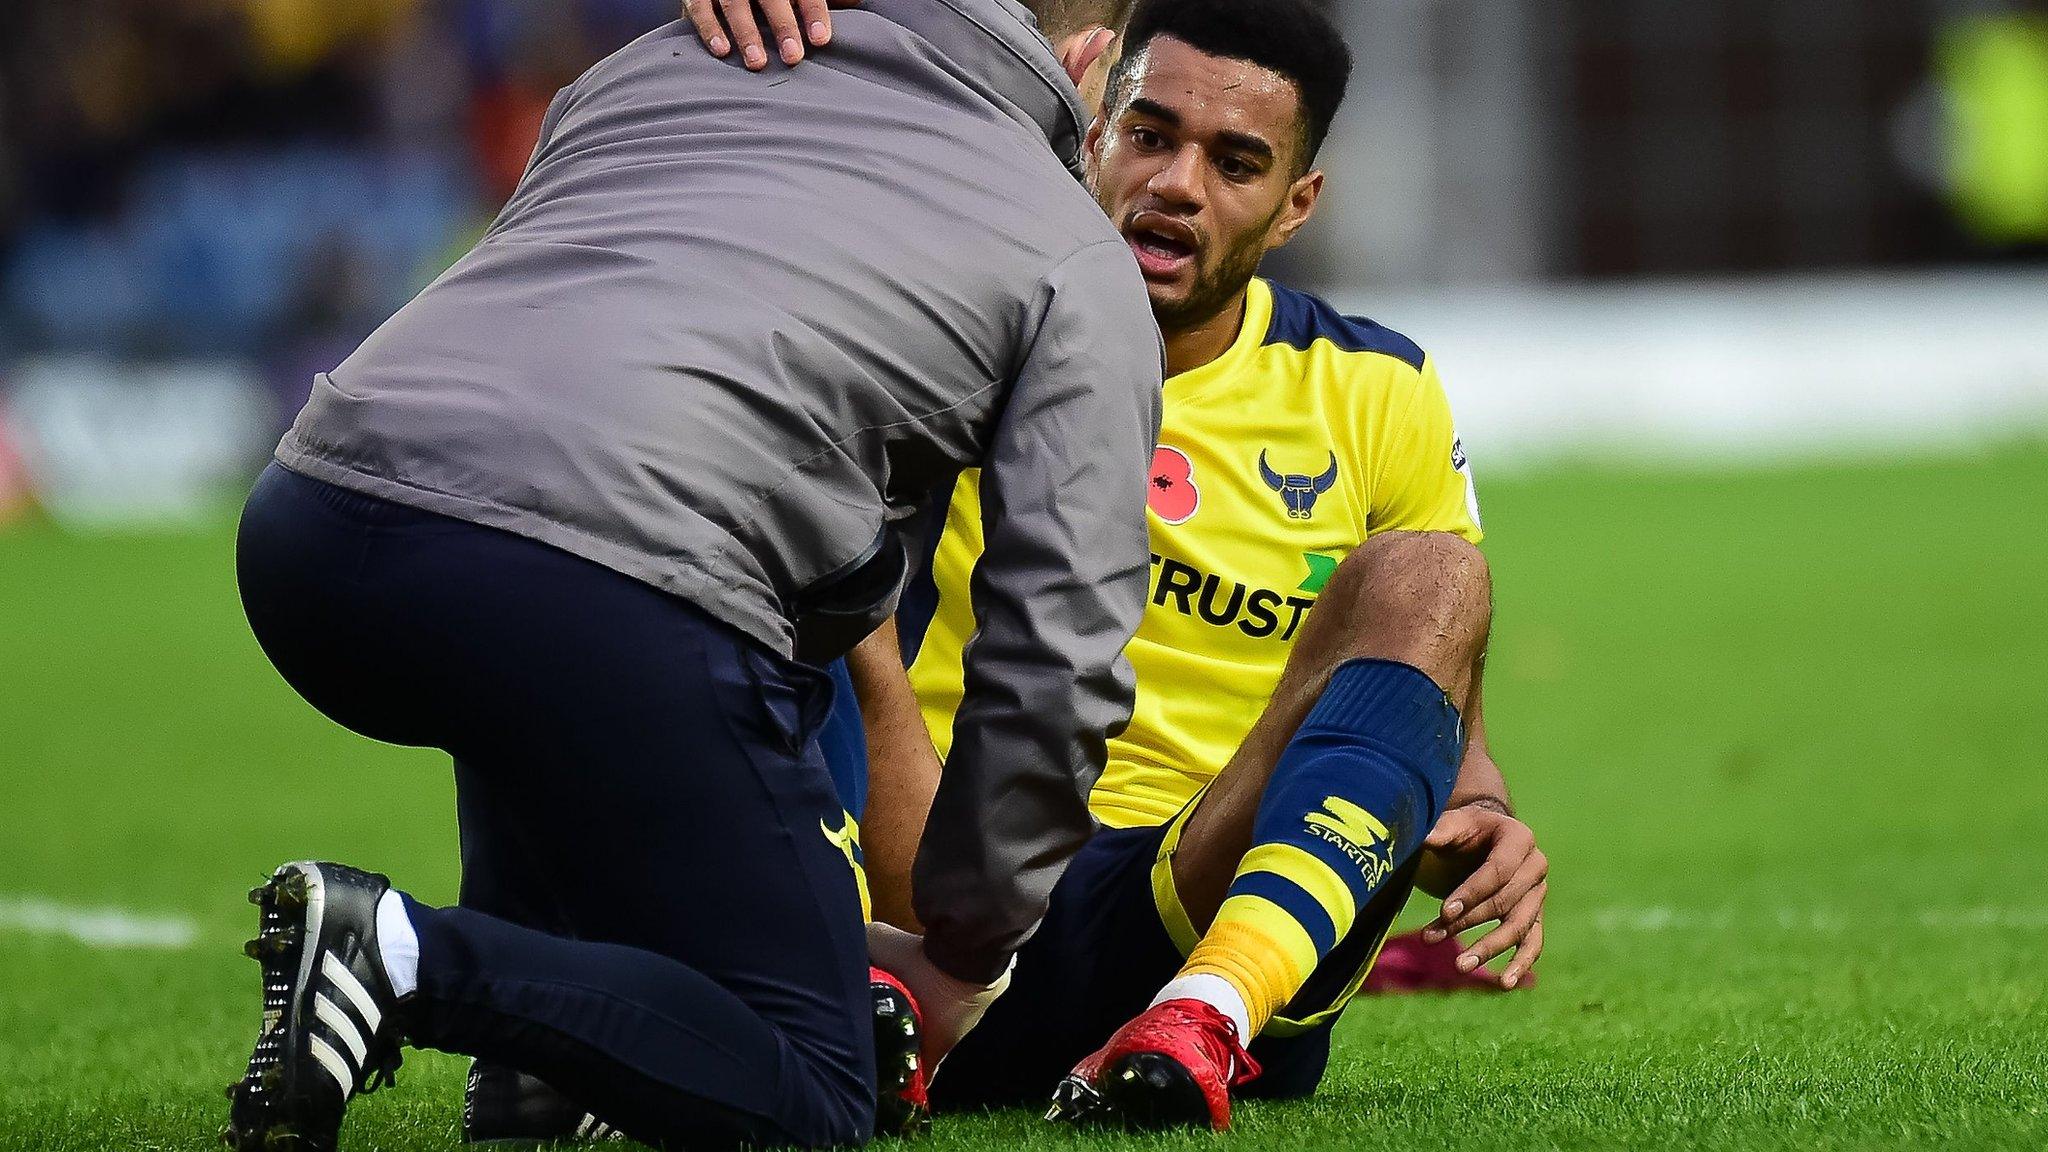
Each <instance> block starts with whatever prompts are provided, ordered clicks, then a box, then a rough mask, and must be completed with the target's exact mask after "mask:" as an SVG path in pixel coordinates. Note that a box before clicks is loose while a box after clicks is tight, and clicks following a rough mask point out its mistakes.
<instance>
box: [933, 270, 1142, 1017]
mask: <svg viewBox="0 0 2048 1152" xmlns="http://www.w3.org/2000/svg"><path fill="white" fill-rule="evenodd" d="M1048 291H1049V292H1050V294H1051V298H1050V302H1049V303H1048V304H1047V305H1046V306H1045V310H1044V313H1043V316H1044V319H1043V321H1042V323H1041V324H1040V326H1039V329H1038V332H1037V334H1036V337H1035V339H1034V340H1033V343H1032V346H1031V348H1030V350H1029V353H1028V356H1027V358H1026V360H1025V362H1024V365H1023V368H1022V370H1021V371H1020V372H1019V374H1018V376H1017V379H1016V381H1015V383H1014V385H1013V386H1012V388H1011V391H1010V395H1009V397H1008V398H1007V401H1006V404H1005V407H1004V410H1003V412H1002V414H1001V415H1000V417H999V418H998V420H997V424H996V428H995V434H994V440H993V443H992V444H991V446H990V448H989V451H988V454H987V458H986V460H985V462H984V464H983V467H982V471H981V505H982V527H983V531H984V549H983V552H982V555H981V559H980V561H979V562H978V563H977V564H976V566H975V570H974V575H973V577H972V579H970V581H969V582H968V590H969V601H970V603H971V604H972V607H973V613H974V620H975V634H974V638H973V639H972V640H971V641H970V642H969V643H968V645H967V648H966V653H965V657H964V660H963V663H964V674H965V676H964V685H963V687H964V692H963V695H962V698H961V703H960V708H959V711H958V712H957V713H956V714H955V716H954V719H953V745H952V748H951V751H950V754H949V755H948V757H947V759H946V766H945V772H944V774H943V775H942V776H941V778H940V782H939V789H938V795H937V797H936V799H935V800H934V802H933V805H932V811H931V816H930V818H929V820H928V821H927V823H926V826H925V827H926V831H925V836H924V841H923V843H922V845H921V846H920V848H919V851H918V858H917V864H916V868H915V873H914V876H913V890H914V893H915V902H916V910H917V915H918V919H920V920H921V921H923V922H924V924H925V927H926V936H925V951H926V954H927V955H929V956H930V957H931V958H932V961H933V962H934V963H935V964H937V965H938V966H939V967H940V968H942V969H944V970H945V971H947V972H949V973H951V974H952V975H954V976H956V977H959V978H961V979H965V980H975V981H983V980H990V979H993V978H995V977H996V976H997V975H998V974H1000V973H1001V972H1002V971H1003V969H1004V968H1005V967H1007V965H1008V964H1009V962H1010V958H1011V956H1012V955H1014V954H1015V952H1016V950H1017V949H1018V948H1019V947H1021V946H1022V945H1023V942H1024V941H1025V940H1026V939H1027V938H1029V936H1030V935H1031V933H1032V932H1033V931H1035V930H1036V928H1037V926H1038V923H1039V921H1040V920H1041V919H1043V918H1044V916H1045V909H1046V904H1047V901H1048V900H1049V898H1050V897H1051V893H1052V887H1053V884H1054V883H1055V882H1056V881H1057V880H1058V879H1059V877H1060V874H1061V872H1063V871H1064V870H1065V869H1066V866H1067V862H1068V860H1070V859H1071V858H1072V857H1073V855H1074V853H1075V852H1076V851H1078V850H1079V849H1080V847H1081V845H1082V844H1083V843H1084V842H1086V841H1087V839H1088V837H1089V836H1090V835H1092V834H1093V832H1094V828H1095V824H1094V820H1093V818H1092V817H1091V816H1090V815H1089V812H1088V791H1089V789H1090V788H1091V787H1092V786H1093V785H1094V783H1095V779H1096V777H1098V776H1100V775H1101V773H1102V769H1103V765H1104V763H1105V761H1106V760H1107V756H1108V751H1107V745H1108V740H1109V738H1110V737H1111V736H1112V735H1113V734H1115V733H1116V732H1119V731H1121V730H1122V729H1123V727H1124V725H1126V724H1127V723H1129V721H1130V716H1131V707H1132V703H1133V700H1134V698H1135V695H1136V678H1135V676H1134V675H1133V673H1132V671H1131V667H1130V664H1129V663H1128V662H1127V661H1126V660H1125V659H1124V654H1123V653H1124V647H1125V646H1126V645H1127V644H1128V643H1129V642H1130V639H1131V636H1132V635H1133V634H1134V633H1135V632H1136V631H1137V629H1138V624H1139V621H1140V619H1141V618H1142V616H1143V614H1144V607H1145V591H1146V583H1147V578H1148V573H1149V571H1150V567H1151V550H1150V545H1149V543H1148V541H1147V536H1146V523H1145V484H1146V478H1147V473H1148V471H1149V469H1150V466H1151V461H1152V449H1153V445H1154V444H1155V443H1156V442H1157V440H1158V435H1159V415H1160V411H1159V409H1160V379H1161V375H1162V359H1163V357H1162V351H1161V345H1160V340H1159V334H1158V329H1157V327H1156V326H1155V325H1154V324H1153V321H1152V315H1151V310H1150V307H1149V305H1148V304H1147V301H1146V296H1145V287H1144V283H1143V281H1142V279H1141V278H1140V276H1139V275H1138V271H1137V268H1136V266H1135V264H1134V263H1133V262H1132V261H1131V258H1130V253H1129V252H1128V251H1127V250H1126V249H1125V247H1124V246H1123V245H1122V244H1120V243H1119V244H1109V243H1103V244H1097V245H1094V246H1092V247H1090V248H1087V249H1083V250H1082V251H1081V252H1079V253H1077V254H1075V255H1074V256H1072V257H1070V258H1068V260H1067V261H1066V262H1065V263H1064V264H1062V265H1061V266H1060V268H1059V269H1058V271H1057V272H1055V274H1054V275H1053V277H1052V278H1051V281H1050V284H1049V286H1048Z"/></svg>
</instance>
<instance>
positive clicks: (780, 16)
mask: <svg viewBox="0 0 2048 1152" xmlns="http://www.w3.org/2000/svg"><path fill="white" fill-rule="evenodd" d="M859 4H860V0H685V2H684V4H683V14H684V15H686V16H688V17H689V18H690V23H692V24H695V25H696V26H697V36H698V38H699V39H701V40H703V41H704V46H705V47H706V48H709V49H710V50H711V54H712V55H713V56H716V57H718V58H720V59H721V60H722V59H724V58H725V57H727V56H730V55H732V53H733V52H734V51H735V50H737V51H738V52H739V54H740V61H741V62H742V63H744V64H745V65H746V66H747V67H748V68H751V69H753V70H754V71H756V72H759V71H760V70H761V69H763V68H766V67H767V66H768V54H769V52H770V50H771V45H770V44H769V43H768V42H767V41H766V40H764V39H763V37H762V35H761V24H762V23H763V22H764V21H765V22H766V23H767V25H768V36H769V37H770V38H772V40H773V44H772V50H773V51H774V52H775V53H776V54H777V55H779V56H781V57H782V62H783V63H784V64H795V63H796V62H797V61H799V60H802V59H803V58H804V50H805V48H806V46H808V47H811V48H822V47H824V46H825V45H826V44H828V43H830V42H831V40H832V12H831V9H833V8H853V7H857V6H858V5H859Z"/></svg>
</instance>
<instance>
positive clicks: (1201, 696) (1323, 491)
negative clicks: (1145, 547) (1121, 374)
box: [911, 280, 1480, 828]
mask: <svg viewBox="0 0 2048 1152" xmlns="http://www.w3.org/2000/svg"><path fill="white" fill-rule="evenodd" d="M1152 471H1153V475H1152V487H1151V490H1150V497H1151V498H1150V506H1151V507H1150V521H1151V534H1152V553H1153V555H1152V583H1151V600H1150V602H1149V604H1148V605H1147V607H1146V611H1145V619H1144V623H1143V625H1142V626H1141V627H1140V628H1139V630H1138V634H1137V637H1136V638H1135V639H1134V640H1133V641H1132V642H1131V646H1130V648H1129V650H1128V654H1129V657H1130V660H1131V664H1132V666H1133V667H1134V668H1135V669H1136V671H1137V675H1138V699H1137V708H1136V711H1135V713H1134V714H1133V716H1132V718H1131V723H1130V727H1129V728H1127V729H1126V730H1125V731H1124V733H1123V734H1122V735H1121V736H1119V737H1117V738H1116V739H1113V740H1111V741H1110V744H1109V763H1108V766H1107V769H1106V770H1105V771H1104V773H1103V775H1102V779H1101V780H1100V781H1099V782H1098V783H1097V785H1096V787H1095V792H1094V794H1093V796H1092V797H1091V800H1090V804H1091V806H1092V807H1093V809H1094V811H1095V814H1096V816H1097V818H1098V819H1100V820H1101V821H1102V822H1103V823H1105V824H1108V825H1110V826H1112V827H1119V828H1124V827H1134V826H1139V825H1151V824H1163V823H1165V822H1167V821H1169V820H1171V819H1172V818H1173V817H1174V815H1175V814H1176V813H1178V812H1179V811H1180V810H1181V808H1182V807H1184V806H1185V805H1186V804H1187V802H1188V801H1189V800H1191V799H1193V798H1194V797H1195V795H1196V794H1197V793H1198V792H1200V790H1201V789H1202V787H1203V786H1204V785H1206V784H1207V783H1208V782H1209V781H1210V780H1213V779H1214V778H1215V777H1216V774H1217V773H1218V772H1220V771H1222V770H1223V766H1224V765H1225V764H1226V763H1227V762H1228V761H1229V760H1230V757H1231V756H1232V755H1233V754H1234V753H1235V752H1236V751H1237V748H1238V745H1239V744H1241V743H1242V742H1243V740H1244V738H1245V735H1246V734H1247V733H1248V732H1249V731H1250V730H1251V727H1252V724H1253V723H1254V722H1255V721H1257V720H1258V718H1259V715H1260V713H1261V712H1263V711H1264V709H1265V707H1266V703H1267V701H1268V700H1270V699H1271V698H1272V695H1273V689H1274V687H1275V686H1276V685H1277V684H1278V683H1279V680H1280V672H1281V669H1282V668H1283V667H1284V666H1285V664H1286V662H1287V654H1288V652H1289V651H1290V650H1291V649H1292V647H1293V642H1294V638H1295V636H1296V635H1298V634H1299V633H1300V631H1301V625H1302V622H1303V621H1304V619H1306V617H1307V615H1308V613H1309V611H1310V610H1311V609H1312V608H1314V607H1315V602H1316V597H1317V596H1318V594H1320V593H1321V591H1322V589H1323V587H1324V585H1325V584H1327V583H1328V581H1329V579H1330V576H1331V574H1332V573H1334V572H1335V571H1336V569H1337V565H1338V564H1339V563H1340V562H1341V561H1342V560H1343V559H1344V557H1345V556H1346V555H1348V554H1349V553H1350V552H1351V550H1352V549H1353V548H1355V547H1357V546H1358V545H1359V544H1360V543H1361V542H1363V541H1364V540H1365V539H1366V537H1368V536H1369V535H1371V534H1373V533H1375V532H1386V531H1397V530H1406V531H1439V532H1455V533H1457V534H1458V535H1460V536H1463V537H1464V538H1465V539H1467V540H1470V541H1472V542H1474V543H1477V542H1478V541H1479V539H1480V526H1479V504H1478V500H1477V498H1476V496H1475V495H1474V491H1473V488H1472V482H1471V470H1470V468H1469V467H1468V466H1467V463H1466V460H1465V453H1464V449H1463V446H1462V445H1461V444H1460V443H1459V441H1458V436H1457V432H1456V431H1455V429H1454V428H1453V426H1452V422H1451V409H1450V403H1449V401H1448V400H1447V399H1446V397H1445V395H1444V390H1443V385H1442V384H1441V383H1440V382H1439V381H1438V379H1437V374H1436V367H1435V365H1434V364H1433V363H1432V362H1431V361H1430V360H1429V359H1428V358H1427V357H1426V356H1425V355H1424V354H1423V352H1422V350H1421V349H1420V348H1418V347H1416V346H1415V345H1414V344H1413V343H1412V342H1410V341H1409V340H1408V339H1407V338H1406V337H1403V336H1401V335H1400V334H1398V333H1395V332H1393V331H1390V330H1389V329H1386V328H1383V327H1380V326H1379V325H1377V324H1373V323H1372V322H1370V321H1366V320H1358V319H1352V318H1347V317H1344V316H1341V315H1339V314H1338V313H1337V312H1336V310H1335V309H1333V308H1331V307H1330V306H1329V305H1328V304H1325V303H1324V302H1322V301H1321V300H1319V299H1317V298H1315V297H1313V296H1310V295H1307V294H1306V293H1301V292H1296V291H1293V290H1291V289H1288V288H1285V287H1282V286H1280V285H1274V284H1269V283H1268V282H1266V281H1264V280H1255V281H1253V282H1252V285H1251V291H1250V297H1249V300H1248V302H1247V306H1246V309H1245V320H1244V328H1243V330H1242V331H1241V332H1240V333H1239V335H1238V338H1237V341H1236V343H1235V344H1234V345H1232V347H1231V348H1230V350H1229V351H1228V352H1226V353H1224V355H1223V356H1222V357H1220V358H1218V359H1217V360H1215V361H1213V362H1211V363H1209V364H1206V365H1204V366H1202V367H1200V368H1197V369H1195V370H1193V371H1191V372H1185V373H1182V374H1181V375H1179V376H1175V377H1173V378H1172V379H1170V380H1168V381H1167V382H1166V398H1165V419H1164V422H1163V425H1162V428H1161V432H1160V445H1159V448H1158V451H1157V454H1156V456H1155V458H1154V461H1153V470H1152ZM981 548H982V537H981V502H980V497H979V478H978V476H977V474H975V473H971V472H970V473H968V474H966V475H964V476H962V477H961V480H960V483H959V485H958V487H957V488H956V489H955V491H954V493H953V499H952V504H951V507H950V508H949V509H948V510H947V518H946V527H945V532H944V534H943V536H942V537H941V539H940V542H939V546H938V550H937V553H936V555H935V557H934V560H933V566H932V573H931V575H932V583H933V584H934V585H935V586H936V589H937V602H936V606H935V608H934V609H933V613H932V618H931V622H930V624H929V626H928V627H927V628H926V630H925V632H924V636H923V639H922V642H921V645H920V647H919V649H918V652H917V656H916V659H915V660H914V661H913V663H912V666H911V683H912V685H913V686H914V687H915V688H916V690H917V697H918V701H919V704H920V705H921V706H922V708H923V709H924V714H925V722H926V724H927V725H928V726H929V727H930V728H931V732H932V739H933V741H934V742H935V743H936V744H937V745H938V748H939V752H940V754H941V755H944V754H945V753H946V752H948V751H949V749H950V748H951V745H952V735H953V713H954V711H955V709H957V708H958V706H959V704H960V698H961V681H962V673H961V652H962V650H963V647H964V645H965V644H966V643H967V641H968V639H969V638H970V637H972V636H973V634H974V615H973V611H972V609H971V607H970V606H969V602H968V581H969V577H970V576H971V575H972V573H973V570H974V564H975V562H976V559H977V558H978V557H979V556H980V554H981Z"/></svg>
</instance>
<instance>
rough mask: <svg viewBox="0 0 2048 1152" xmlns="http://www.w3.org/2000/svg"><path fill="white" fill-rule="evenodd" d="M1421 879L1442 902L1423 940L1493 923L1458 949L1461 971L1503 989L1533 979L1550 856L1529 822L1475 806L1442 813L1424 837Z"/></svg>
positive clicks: (1540, 942)
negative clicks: (1504, 961) (1496, 966)
mask: <svg viewBox="0 0 2048 1152" xmlns="http://www.w3.org/2000/svg"><path fill="white" fill-rule="evenodd" d="M1416 884H1417V886H1418V887H1420V888H1422V890H1423V891H1425V892H1428V893H1429V894H1430V895H1432V896H1441V897H1443V901H1444V903H1443V908H1442V909H1441V910H1440V911H1439V912H1438V914H1437V918H1436V919H1435V920H1433V921H1431V922H1430V923H1429V925H1428V926H1427V927H1425V928H1423V930H1422V938H1423V940H1424V942H1426V943H1430V944H1434V943H1436V942H1438V941H1440V940H1442V939H1444V938H1445V937H1448V936H1457V935H1459V934H1461V933H1463V932H1465V931H1466V930H1467V929H1471V928H1477V927H1479V926H1480V925H1482V924H1496V927H1495V928H1494V929H1493V931H1491V932H1488V933H1486V934H1485V935H1484V936H1481V937H1480V938H1479V939H1478V940H1476V941H1474V942H1473V943H1472V944H1471V945H1470V946H1469V947H1467V948H1466V949H1465V951H1464V952H1462V953H1460V954H1459V956H1458V960H1457V965H1458V970H1459V971H1461V972H1471V973H1474V974H1476V975H1478V976H1479V977H1480V978H1481V979H1484V980H1486V981H1488V982H1489V983H1492V984H1495V985H1497V986H1499V987H1501V988H1505V989H1512V988H1514V987H1515V986H1516V985H1517V984H1520V983H1522V982H1523V980H1524V979H1526V978H1527V977H1528V975H1529V972H1530V970H1531V969H1532V968H1534V967H1535V965H1536V960H1537V958H1538V957H1540V956H1541V955H1543V901H1544V898H1545V897H1546V896H1547V895H1549V892H1550V859H1549V857H1547V856H1545V855H1544V854H1543V849H1541V848H1538V847H1537V846H1536V835H1535V833H1533V832H1531V831H1530V830H1529V826H1528V825H1527V824H1524V823H1522V822H1521V821H1520V820H1517V819H1515V818H1514V817H1513V816H1509V815H1507V814H1506V813H1503V812H1498V811H1495V810H1493V809H1492V808H1489V807H1484V806H1481V805H1476V804H1468V805H1466V806H1464V807H1460V808H1453V809H1451V810H1450V811H1448V812H1445V813H1444V814H1443V817H1442V818H1441V819H1439V820H1438V821H1437V823H1436V827H1435V828H1432V829H1431V830H1430V833H1429V837H1428V839H1426V840H1424V841H1423V860H1422V870H1421V873H1420V874H1419V875H1418V876H1417V878H1416ZM1496 922H1497V923H1496ZM1509 951H1513V952H1514V958H1513V960H1511V961H1510V962H1509V963H1508V965H1507V966H1506V967H1505V968H1502V969H1501V970H1500V971H1499V972H1498V973H1495V972H1493V971H1491V970H1490V969H1488V968H1487V967H1486V963H1487V962H1488V961H1490V960H1492V959H1493V958H1495V957H1496V956H1501V955H1505V954H1506V953H1508V952H1509Z"/></svg>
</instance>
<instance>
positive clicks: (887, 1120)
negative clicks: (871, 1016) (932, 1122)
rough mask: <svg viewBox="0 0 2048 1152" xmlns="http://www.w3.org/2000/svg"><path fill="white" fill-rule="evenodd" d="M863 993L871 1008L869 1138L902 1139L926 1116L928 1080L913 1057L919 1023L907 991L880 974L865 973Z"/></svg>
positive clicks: (919, 1036)
mask: <svg viewBox="0 0 2048 1152" xmlns="http://www.w3.org/2000/svg"><path fill="white" fill-rule="evenodd" d="M868 992H869V994H870V995H871V996H872V997H873V998H874V1002H875V1071H876V1073H877V1076H876V1096H875V1132H876V1133H877V1134H878V1135H890V1136H908V1135H910V1134H912V1133H914V1132H916V1131H917V1130H919V1129H920V1128H923V1127H924V1125H925V1121H927V1120H929V1119H930V1118H931V1114H932V1108H931V1078H930V1077H928V1076H927V1075H925V1068H924V1060H923V1058H922V1057H921V1056H920V1055H919V1050H920V1049H921V1048H922V1047H923V1046H924V1017H923V1016H922V1015H920V1014H919V1012H918V1008H917V997H915V996H912V995H911V994H910V989H908V988H905V987H904V986H903V982H902V981H901V980H898V979H896V977H894V976H891V975H889V974H888V973H887V972H884V971H882V970H881V969H880V968H873V967H870V968H869V969H868Z"/></svg>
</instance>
